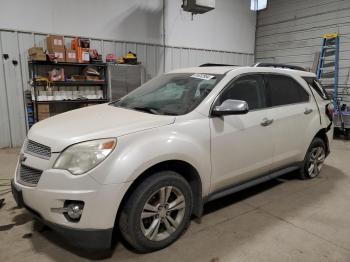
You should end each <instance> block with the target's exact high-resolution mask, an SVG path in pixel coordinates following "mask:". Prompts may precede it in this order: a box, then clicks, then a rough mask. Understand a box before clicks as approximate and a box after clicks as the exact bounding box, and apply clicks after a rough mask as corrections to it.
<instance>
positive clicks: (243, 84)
mask: <svg viewBox="0 0 350 262" xmlns="http://www.w3.org/2000/svg"><path fill="white" fill-rule="evenodd" d="M264 89H265V86H264V80H263V77H262V76H260V75H250V76H243V77H240V78H239V79H237V80H236V81H234V82H233V83H232V85H231V86H229V87H228V88H227V89H226V90H225V91H224V93H223V94H222V96H221V97H220V102H221V103H222V102H223V101H225V100H227V99H233V100H243V101H246V102H247V103H248V106H249V109H250V110H254V109H260V108H264V107H265V106H266V103H265V90H264Z"/></svg>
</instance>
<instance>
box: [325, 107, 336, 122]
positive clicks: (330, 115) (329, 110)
mask: <svg viewBox="0 0 350 262" xmlns="http://www.w3.org/2000/svg"><path fill="white" fill-rule="evenodd" d="M333 113H334V105H333V104H332V103H330V104H328V105H326V115H327V116H328V118H329V120H330V121H332V120H333Z"/></svg>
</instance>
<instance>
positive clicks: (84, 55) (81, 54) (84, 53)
mask: <svg viewBox="0 0 350 262" xmlns="http://www.w3.org/2000/svg"><path fill="white" fill-rule="evenodd" d="M76 53H77V60H78V62H79V63H89V62H90V52H89V49H88V48H82V47H77V50H76Z"/></svg>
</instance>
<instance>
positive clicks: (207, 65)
mask: <svg viewBox="0 0 350 262" xmlns="http://www.w3.org/2000/svg"><path fill="white" fill-rule="evenodd" d="M211 66H237V65H227V64H213V63H207V64H203V65H200V66H199V67H211Z"/></svg>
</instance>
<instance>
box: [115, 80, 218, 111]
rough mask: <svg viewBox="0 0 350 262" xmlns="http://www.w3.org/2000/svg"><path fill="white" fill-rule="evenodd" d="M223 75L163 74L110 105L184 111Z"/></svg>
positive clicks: (192, 107) (189, 108)
mask: <svg viewBox="0 0 350 262" xmlns="http://www.w3.org/2000/svg"><path fill="white" fill-rule="evenodd" d="M222 77H223V75H217V74H210V75H208V74H193V73H192V74H164V75H161V76H159V77H156V78H154V79H152V80H150V81H149V82H147V83H145V84H144V85H142V86H140V87H139V88H137V89H136V90H134V91H133V92H131V93H130V94H128V95H126V96H124V97H123V98H121V99H120V100H118V101H116V102H112V103H111V105H114V106H117V107H123V108H130V109H134V110H139V111H143V112H147V113H151V114H159V115H184V114H187V113H189V112H191V111H192V110H193V109H194V108H196V107H197V106H198V105H199V104H200V103H201V102H202V101H203V99H204V98H205V97H206V96H207V95H208V94H209V93H210V92H211V90H213V88H214V87H215V86H216V84H217V83H218V82H219V81H220V80H221V79H222Z"/></svg>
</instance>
